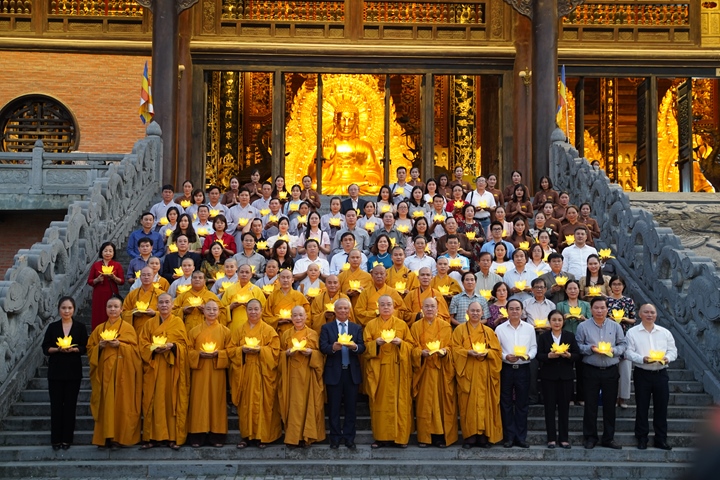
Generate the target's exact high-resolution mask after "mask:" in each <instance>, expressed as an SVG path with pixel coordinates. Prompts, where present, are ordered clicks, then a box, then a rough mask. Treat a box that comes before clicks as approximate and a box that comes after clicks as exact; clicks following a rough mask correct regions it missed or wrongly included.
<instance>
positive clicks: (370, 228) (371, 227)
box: [365, 222, 375, 232]
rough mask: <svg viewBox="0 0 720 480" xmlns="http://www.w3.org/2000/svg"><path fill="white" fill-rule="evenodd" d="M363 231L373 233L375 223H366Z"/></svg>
mask: <svg viewBox="0 0 720 480" xmlns="http://www.w3.org/2000/svg"><path fill="white" fill-rule="evenodd" d="M365 230H367V231H368V232H374V231H375V222H366V223H365Z"/></svg>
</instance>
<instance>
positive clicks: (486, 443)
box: [476, 441, 492, 448]
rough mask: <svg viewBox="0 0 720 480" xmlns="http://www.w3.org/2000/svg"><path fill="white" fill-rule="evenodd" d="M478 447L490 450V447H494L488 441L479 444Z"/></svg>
mask: <svg viewBox="0 0 720 480" xmlns="http://www.w3.org/2000/svg"><path fill="white" fill-rule="evenodd" d="M476 445H477V446H478V447H480V448H490V447H492V445H490V442H488V441H485V442H478V443H476Z"/></svg>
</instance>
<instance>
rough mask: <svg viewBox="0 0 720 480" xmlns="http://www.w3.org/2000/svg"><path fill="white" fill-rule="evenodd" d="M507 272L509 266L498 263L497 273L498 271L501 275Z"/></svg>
mask: <svg viewBox="0 0 720 480" xmlns="http://www.w3.org/2000/svg"><path fill="white" fill-rule="evenodd" d="M505 272H507V267H506V266H505V265H498V266H497V268H496V269H495V273H497V274H498V275H500V276H501V277H502V276H503V275H505Z"/></svg>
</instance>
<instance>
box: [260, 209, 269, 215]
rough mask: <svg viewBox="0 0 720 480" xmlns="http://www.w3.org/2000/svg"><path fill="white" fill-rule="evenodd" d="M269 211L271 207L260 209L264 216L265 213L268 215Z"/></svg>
mask: <svg viewBox="0 0 720 480" xmlns="http://www.w3.org/2000/svg"><path fill="white" fill-rule="evenodd" d="M268 213H270V209H269V208H263V209H261V210H260V215H262V216H263V217H264V216H265V215H267V214H268Z"/></svg>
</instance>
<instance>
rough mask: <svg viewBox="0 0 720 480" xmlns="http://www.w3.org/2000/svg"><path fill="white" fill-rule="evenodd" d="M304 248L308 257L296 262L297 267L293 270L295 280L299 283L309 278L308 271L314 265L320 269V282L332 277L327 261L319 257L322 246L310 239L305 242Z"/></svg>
mask: <svg viewBox="0 0 720 480" xmlns="http://www.w3.org/2000/svg"><path fill="white" fill-rule="evenodd" d="M304 247H305V252H306V253H307V255H306V256H305V257H303V258H299V259H297V260H296V261H295V267H294V268H293V277H294V280H295V281H296V282H299V281H301V280H302V279H304V278H305V277H307V269H308V267H309V266H310V264H312V263H314V264H315V265H317V266H318V267H320V280H325V277H327V276H328V275H330V265H329V264H328V261H327V260H325V259H324V258H320V256H319V255H320V244H319V243H318V241H317V240H315V239H314V238H310V239H308V240H306V241H305V245H304Z"/></svg>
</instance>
